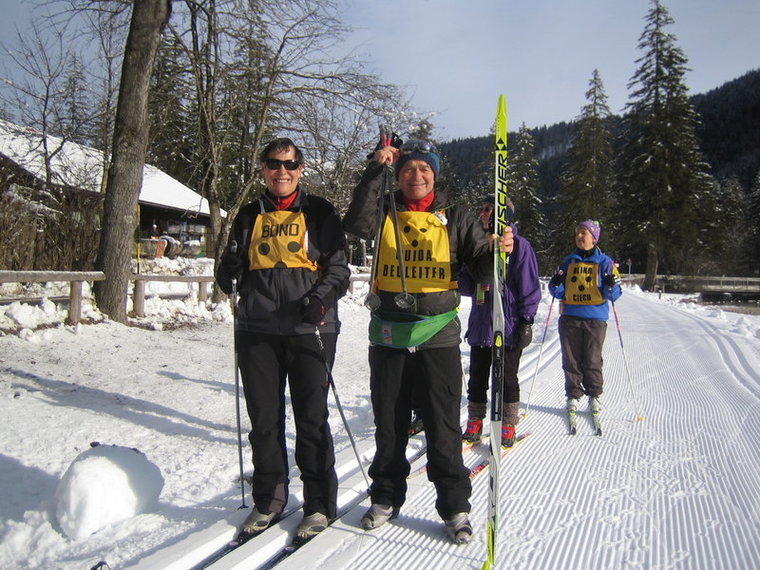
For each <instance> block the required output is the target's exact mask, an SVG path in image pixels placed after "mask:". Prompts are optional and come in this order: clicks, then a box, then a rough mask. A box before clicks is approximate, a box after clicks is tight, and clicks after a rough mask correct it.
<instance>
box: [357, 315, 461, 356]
mask: <svg viewBox="0 0 760 570" xmlns="http://www.w3.org/2000/svg"><path fill="white" fill-rule="evenodd" d="M458 310H459V309H453V310H451V311H449V312H448V313H441V314H440V315H415V314H412V313H387V312H385V311H375V312H373V313H372V314H371V315H370V321H369V340H370V341H371V342H373V343H374V344H379V345H381V346H390V347H393V348H411V347H414V346H419V345H421V344H422V343H424V342H426V341H428V340H430V339H431V338H432V337H433V336H434V335H435V334H436V333H437V332H438V331H440V330H441V329H442V328H443V327H445V326H446V325H447V324H449V323H450V322H451V321H453V320H454V318H455V317H456V316H457V311H458Z"/></svg>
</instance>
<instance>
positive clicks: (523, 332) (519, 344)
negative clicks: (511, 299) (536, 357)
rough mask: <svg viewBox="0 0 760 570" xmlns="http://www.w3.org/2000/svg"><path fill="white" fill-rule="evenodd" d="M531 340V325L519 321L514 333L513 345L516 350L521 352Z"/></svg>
mask: <svg viewBox="0 0 760 570" xmlns="http://www.w3.org/2000/svg"><path fill="white" fill-rule="evenodd" d="M532 340H533V323H531V322H529V321H527V320H525V319H522V318H521V319H520V320H519V321H518V322H517V330H516V332H515V345H516V348H517V349H518V350H523V349H524V348H527V346H528V345H529V344H530V343H531V341H532Z"/></svg>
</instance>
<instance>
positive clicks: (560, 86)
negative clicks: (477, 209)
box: [0, 0, 760, 141]
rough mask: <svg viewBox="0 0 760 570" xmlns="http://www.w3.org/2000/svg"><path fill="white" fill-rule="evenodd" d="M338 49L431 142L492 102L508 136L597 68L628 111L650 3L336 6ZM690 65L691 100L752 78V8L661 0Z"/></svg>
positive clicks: (547, 113)
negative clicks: (412, 112) (420, 116)
mask: <svg viewBox="0 0 760 570" xmlns="http://www.w3.org/2000/svg"><path fill="white" fill-rule="evenodd" d="M338 2H339V6H341V10H340V12H341V14H342V17H343V18H344V20H345V23H346V25H348V26H349V27H351V28H353V29H354V31H353V33H351V34H350V35H349V36H348V37H347V39H346V42H345V43H344V45H345V46H346V48H347V49H354V50H355V53H356V54H357V55H359V56H361V57H362V58H363V59H364V60H365V61H367V67H366V68H365V69H366V70H367V71H368V72H372V73H375V74H377V75H379V76H380V77H381V78H382V80H383V81H386V82H390V83H394V84H398V85H402V86H404V87H405V88H406V90H407V93H408V95H409V96H410V99H411V103H412V105H413V106H414V107H415V108H416V109H418V110H419V111H421V112H423V113H435V115H434V116H433V118H432V122H433V124H434V126H435V127H436V129H435V131H434V135H435V137H436V138H437V139H438V140H441V141H447V140H451V139H455V138H462V137H471V136H482V135H485V134H487V133H488V132H489V130H490V128H491V124H492V123H493V117H494V115H495V111H496V102H497V100H498V95H499V94H500V93H504V94H505V95H506V96H507V102H508V106H509V117H510V119H509V124H510V129H512V130H516V129H518V128H519V127H520V125H522V124H523V123H525V124H526V126H528V127H529V128H534V127H540V126H543V125H552V124H554V123H557V122H560V121H571V120H573V119H575V118H576V117H577V116H578V115H579V114H580V110H581V107H582V106H583V105H584V104H585V102H586V101H585V93H586V91H587V89H588V85H589V81H590V79H591V75H592V72H593V70H594V69H598V70H599V72H600V75H601V79H602V81H603V83H604V87H605V90H606V93H607V95H608V103H609V106H610V109H611V111H612V112H613V113H620V112H621V111H622V110H623V108H624V107H625V104H626V103H627V101H628V94H629V93H628V88H627V85H628V82H629V81H630V79H631V77H632V76H633V74H634V72H635V71H636V68H637V67H638V66H637V64H636V60H637V59H638V58H639V57H640V56H641V55H642V53H641V52H640V51H639V50H638V48H637V44H638V40H639V37H640V35H641V33H642V31H643V29H644V17H645V16H646V14H647V12H648V11H649V9H650V6H651V4H650V0H575V1H573V2H570V1H563V0H530V1H527V0H523V1H521V2H516V1H514V0H470V1H469V2H461V1H458V0H385V1H384V2H368V1H365V0H338ZM30 5H31V3H30V2H27V1H25V0H0V9H2V13H3V18H2V19H0V42H2V43H5V44H7V43H8V41H9V40H10V39H13V38H14V37H15V28H16V26H18V27H20V28H23V27H24V26H25V25H26V22H27V21H28V12H29V6H30ZM664 5H665V6H666V7H667V9H668V11H669V12H670V15H671V17H672V18H673V19H674V20H675V23H674V25H672V26H670V29H669V31H670V32H671V33H673V34H675V36H676V39H677V45H678V46H679V47H680V48H681V49H682V50H683V52H684V54H685V55H686V57H687V58H688V62H689V67H690V69H691V71H689V72H688V73H687V76H686V83H687V85H688V87H689V89H690V93H692V94H697V93H704V92H706V91H709V90H711V89H714V88H716V87H719V86H720V85H722V84H723V83H725V82H726V81H730V80H732V79H736V78H737V77H740V76H742V75H743V74H745V73H746V72H748V71H751V70H753V69H757V68H760V55H759V54H760V33H758V30H760V2H759V1H758V0H722V1H720V2H716V1H715V0H665V2H664Z"/></svg>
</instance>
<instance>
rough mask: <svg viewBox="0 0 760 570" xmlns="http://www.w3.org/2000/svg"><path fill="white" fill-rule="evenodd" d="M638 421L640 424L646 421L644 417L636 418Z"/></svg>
mask: <svg viewBox="0 0 760 570" xmlns="http://www.w3.org/2000/svg"><path fill="white" fill-rule="evenodd" d="M636 420H637V421H640V422H643V421H644V416H639V417H638V418H636Z"/></svg>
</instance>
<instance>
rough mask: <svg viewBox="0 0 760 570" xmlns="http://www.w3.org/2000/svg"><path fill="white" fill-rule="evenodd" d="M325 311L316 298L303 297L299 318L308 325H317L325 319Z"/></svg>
mask: <svg viewBox="0 0 760 570" xmlns="http://www.w3.org/2000/svg"><path fill="white" fill-rule="evenodd" d="M326 312H327V309H325V306H324V305H323V304H322V301H320V300H319V299H318V298H317V297H316V296H314V295H312V296H311V297H304V299H303V301H302V302H301V318H302V319H303V322H305V323H309V324H310V325H319V324H321V323H322V321H323V320H324V318H325V313H326Z"/></svg>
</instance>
